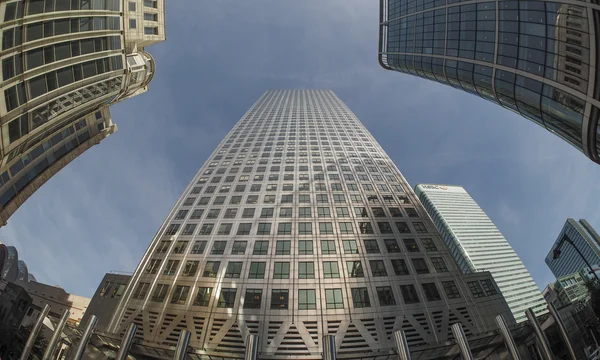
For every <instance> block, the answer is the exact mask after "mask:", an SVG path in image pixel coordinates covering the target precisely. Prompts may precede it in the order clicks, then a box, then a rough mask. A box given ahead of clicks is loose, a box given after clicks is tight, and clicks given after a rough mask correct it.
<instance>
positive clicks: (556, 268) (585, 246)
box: [545, 218, 600, 279]
mask: <svg viewBox="0 0 600 360" xmlns="http://www.w3.org/2000/svg"><path fill="white" fill-rule="evenodd" d="M565 235H566V236H568V237H569V239H571V241H573V243H574V244H575V246H576V247H577V249H578V250H579V251H580V252H581V255H579V254H578V253H577V250H576V249H575V247H573V245H571V244H569V243H567V242H563V243H562V245H561V246H560V256H559V257H558V259H554V258H553V257H554V249H556V248H557V246H558V244H559V242H561V240H562V238H563V237H564V236H565ZM582 256H583V257H584V258H585V260H587V261H588V262H589V263H590V265H592V266H593V265H600V236H599V235H598V233H597V232H596V231H595V230H594V228H593V227H592V226H591V225H590V223H588V222H587V221H586V220H584V219H581V220H579V221H575V219H571V218H569V219H567V221H566V222H565V225H564V226H563V228H562V230H561V231H560V233H559V235H558V238H557V239H556V241H555V242H554V245H552V248H550V251H548V255H546V260H545V261H546V265H548V267H549V268H550V271H552V274H554V276H555V277H556V278H557V279H558V278H560V277H563V276H566V275H569V274H573V273H575V272H578V271H579V270H581V269H582V268H584V267H587V265H586V264H585V260H584V259H582Z"/></svg>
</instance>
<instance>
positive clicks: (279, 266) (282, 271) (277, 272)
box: [273, 262, 290, 279]
mask: <svg viewBox="0 0 600 360" xmlns="http://www.w3.org/2000/svg"><path fill="white" fill-rule="evenodd" d="M289 278H290V263H289V262H276V263H275V264H274V267H273V279H289Z"/></svg>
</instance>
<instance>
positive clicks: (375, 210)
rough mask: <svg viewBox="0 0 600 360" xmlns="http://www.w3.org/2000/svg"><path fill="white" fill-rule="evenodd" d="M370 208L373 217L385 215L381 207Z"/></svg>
mask: <svg viewBox="0 0 600 360" xmlns="http://www.w3.org/2000/svg"><path fill="white" fill-rule="evenodd" d="M371 210H372V211H373V216H375V217H385V211H383V208H380V207H374V208H371Z"/></svg>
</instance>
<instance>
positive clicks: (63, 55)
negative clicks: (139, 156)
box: [0, 0, 165, 226]
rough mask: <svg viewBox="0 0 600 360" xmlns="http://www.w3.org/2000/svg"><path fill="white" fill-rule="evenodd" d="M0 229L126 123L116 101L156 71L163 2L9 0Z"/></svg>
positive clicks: (3, 8)
mask: <svg viewBox="0 0 600 360" xmlns="http://www.w3.org/2000/svg"><path fill="white" fill-rule="evenodd" d="M0 19H2V20H3V21H1V22H0V32H1V33H2V52H1V53H0V60H1V61H2V69H1V77H0V79H1V82H0V90H1V91H2V94H3V96H1V97H0V119H1V121H0V126H1V128H0V130H1V132H2V134H1V136H0V226H1V225H4V224H6V221H7V220H8V218H9V217H10V216H11V215H12V214H13V213H14V212H15V211H16V210H17V208H19V206H21V205H22V204H23V202H24V201H25V200H27V198H29V196H31V195H32V194H33V193H34V192H35V191H36V190H37V189H38V188H39V187H40V186H41V185H43V184H44V183H45V182H46V181H47V180H48V179H49V178H51V177H52V176H53V175H54V174H56V173H57V172H58V171H59V170H60V169H62V168H63V167H64V166H66V165H67V164H68V163H70V162H71V161H72V160H73V159H75V158H76V157H77V156H79V155H80V154H81V153H83V152H84V151H85V150H87V149H89V148H90V147H91V146H93V145H96V144H98V143H99V142H100V141H101V140H103V139H104V138H105V137H107V136H108V135H110V134H112V133H114V132H115V131H116V129H117V127H116V125H114V124H113V123H112V121H111V117H110V112H109V110H108V107H109V106H110V105H112V104H114V103H117V102H119V101H122V100H124V99H127V98H130V97H132V96H135V95H137V94H140V93H143V92H145V91H146V90H147V89H148V84H149V83H150V81H151V80H152V77H153V76H154V71H155V66H154V60H153V59H152V56H150V54H148V53H147V52H146V51H145V50H144V48H145V47H146V46H149V45H152V44H155V43H157V42H160V41H164V40H165V12H164V0H94V1H92V0H27V1H22V0H16V1H14V0H13V1H11V0H8V1H2V2H1V3H0Z"/></svg>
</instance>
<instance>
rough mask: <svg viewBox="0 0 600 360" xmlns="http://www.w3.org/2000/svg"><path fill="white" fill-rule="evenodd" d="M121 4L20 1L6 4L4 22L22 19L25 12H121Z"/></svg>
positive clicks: (83, 0) (115, 0)
mask: <svg viewBox="0 0 600 360" xmlns="http://www.w3.org/2000/svg"><path fill="white" fill-rule="evenodd" d="M120 3H121V1H120V0H29V1H27V2H25V1H21V0H19V1H14V2H10V3H8V4H6V10H5V13H4V21H11V20H15V19H21V18H23V15H24V13H25V12H26V13H27V15H35V14H42V13H50V12H55V11H76V10H108V11H120V10H121V7H120Z"/></svg>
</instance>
